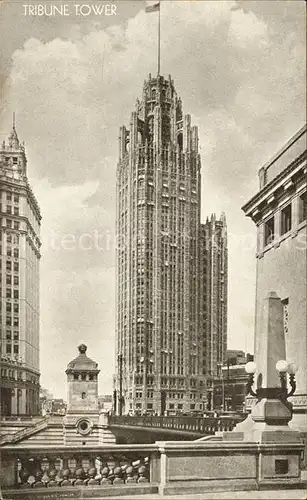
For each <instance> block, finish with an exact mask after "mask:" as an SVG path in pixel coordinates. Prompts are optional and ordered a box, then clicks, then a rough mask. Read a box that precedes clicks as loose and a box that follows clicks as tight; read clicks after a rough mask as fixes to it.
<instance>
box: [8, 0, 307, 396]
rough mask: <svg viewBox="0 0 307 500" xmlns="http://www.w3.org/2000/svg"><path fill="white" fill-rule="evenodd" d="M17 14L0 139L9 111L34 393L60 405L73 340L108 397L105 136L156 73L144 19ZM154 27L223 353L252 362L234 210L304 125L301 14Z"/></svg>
mask: <svg viewBox="0 0 307 500" xmlns="http://www.w3.org/2000/svg"><path fill="white" fill-rule="evenodd" d="M23 3H24V4H26V3H28V2H21V1H20V2H19V1H16V2H15V1H12V0H4V1H2V3H1V14H0V15H1V18H0V32H1V46H2V48H3V50H2V55H1V65H2V68H1V72H0V74H1V75H2V76H1V85H2V94H1V95H2V109H1V120H0V133H1V136H0V139H1V140H3V139H5V138H7V136H8V134H9V132H10V130H11V116H12V112H13V110H15V111H16V119H17V132H18V135H19V139H20V140H24V141H25V142H26V150H27V157H28V176H29V179H30V183H31V185H32V187H33V189H34V192H35V194H36V197H37V199H38V201H39V204H40V207H41V211H42V216H43V221H42V234H41V236H42V242H43V246H42V259H41V372H42V377H41V383H42V385H43V386H44V387H46V388H48V389H50V390H51V391H52V392H53V394H54V396H56V397H66V384H65V378H66V377H65V373H64V372H65V369H66V365H67V363H68V362H69V361H70V360H71V359H72V358H73V357H74V356H75V355H76V352H77V351H76V349H77V346H78V345H79V343H80V342H81V341H82V342H85V343H86V344H87V345H88V355H89V356H90V357H92V358H94V359H95V360H97V362H98V363H99V366H100V369H101V375H100V393H106V392H108V393H110V392H111V390H112V373H113V369H114V368H113V367H114V335H115V334H114V330H115V324H114V318H115V307H114V296H115V267H114V266H115V245H114V244H115V241H114V240H115V238H114V225H115V179H116V164H117V157H118V144H117V138H118V129H119V126H120V125H122V124H126V125H129V123H130V113H131V111H132V110H133V109H134V104H135V100H136V99H137V98H138V97H141V93H142V86H143V81H144V79H146V78H147V77H148V74H149V73H150V72H151V73H152V74H155V73H156V71H157V68H156V53H157V49H156V47H157V43H156V41H157V35H156V33H157V15H156V14H145V13H144V6H145V4H146V2H143V1H141V0H140V1H130V0H122V1H117V2H114V3H115V5H116V6H117V15H116V16H95V15H89V16H84V17H82V16H75V15H74V14H73V4H74V3H78V2H71V1H68V0H66V1H65V2H63V3H65V4H67V5H69V12H70V14H71V15H70V16H54V17H35V16H25V15H24V8H23V7H22V5H23ZM37 3H41V4H42V3H43V2H37V1H32V2H31V4H37ZM50 3H51V2H50ZM52 3H53V4H55V2H52ZM79 3H80V4H81V3H82V2H79ZM85 3H86V4H87V5H90V4H91V2H90V0H87V2H85ZM98 3H99V2H96V4H98ZM45 5H48V2H45ZM56 5H60V3H57V4H56ZM161 23H162V24H161V26H162V62H161V73H162V74H163V75H164V76H166V77H167V76H168V74H171V75H172V78H173V79H174V82H175V87H176V90H177V92H178V94H179V95H180V96H181V97H182V101H183V107H184V112H185V113H189V114H191V115H192V120H193V123H194V124H195V125H197V126H198V127H199V132H200V134H199V135H200V145H201V157H202V218H203V220H205V218H206V216H207V215H210V214H211V213H212V212H216V213H217V215H219V214H220V213H221V211H222V210H224V211H225V212H226V216H227V222H228V233H229V330H228V339H229V342H228V345H229V347H230V348H238V349H243V350H249V351H253V329H254V295H255V241H256V238H255V236H256V230H255V227H254V224H253V223H252V222H251V221H250V220H248V219H247V218H245V216H244V214H243V212H242V211H241V206H242V205H243V204H244V203H245V202H246V201H247V200H248V199H249V198H250V197H251V196H252V195H253V194H255V193H256V191H257V188H258V177H257V172H258V169H259V168H260V167H261V165H262V164H263V163H264V162H265V161H267V160H268V159H269V158H270V157H271V156H272V155H273V154H274V153H275V152H276V151H277V150H278V149H279V148H280V147H281V146H282V145H283V144H284V143H285V142H286V141H287V140H288V139H289V138H290V137H291V136H292V135H293V134H294V133H295V132H296V131H297V130H298V129H299V128H300V127H301V126H302V125H303V123H304V120H305V67H306V65H305V51H306V47H305V30H306V27H305V2H304V1H303V0H302V1H299V0H297V1H294V0H291V1H278V0H276V1H272V0H269V1H266V2H263V1H244V2H236V1H226V2H224V1H205V0H204V1H203V0H194V1H181V0H180V1H179V0H178V1H164V2H162V12H161Z"/></svg>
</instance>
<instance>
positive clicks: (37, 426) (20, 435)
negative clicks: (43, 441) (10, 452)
mask: <svg viewBox="0 0 307 500" xmlns="http://www.w3.org/2000/svg"><path fill="white" fill-rule="evenodd" d="M46 427H48V421H47V420H46V419H41V420H38V421H37V422H36V423H33V425H32V426H27V427H25V428H23V429H21V430H20V431H17V432H14V433H12V434H6V435H4V436H1V437H0V445H1V446H3V445H4V444H7V443H17V441H20V440H21V439H25V438H26V437H29V436H31V435H32V434H35V433H36V432H39V431H42V430H43V429H46Z"/></svg>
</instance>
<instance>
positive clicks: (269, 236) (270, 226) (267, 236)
mask: <svg viewBox="0 0 307 500" xmlns="http://www.w3.org/2000/svg"><path fill="white" fill-rule="evenodd" d="M273 241H274V217H271V218H270V219H268V220H267V221H266V222H265V223H264V246H267V245H270V243H272V242H273Z"/></svg>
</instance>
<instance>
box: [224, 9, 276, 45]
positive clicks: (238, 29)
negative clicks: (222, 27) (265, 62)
mask: <svg viewBox="0 0 307 500" xmlns="http://www.w3.org/2000/svg"><path fill="white" fill-rule="evenodd" d="M228 40H229V42H230V43H231V44H234V45H237V46H238V47H241V48H245V47H246V46H248V45H250V44H252V45H253V46H255V45H257V47H259V48H261V47H262V46H264V45H267V44H268V32H267V25H266V24H265V23H264V22H263V21H261V20H260V19H258V18H257V17H256V16H255V14H254V13H253V12H247V13H245V12H244V11H243V10H235V11H233V12H232V14H231V22H230V27H229V33H228Z"/></svg>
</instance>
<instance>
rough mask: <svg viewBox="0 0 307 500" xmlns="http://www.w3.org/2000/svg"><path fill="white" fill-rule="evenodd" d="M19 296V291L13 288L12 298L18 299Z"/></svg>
mask: <svg viewBox="0 0 307 500" xmlns="http://www.w3.org/2000/svg"><path fill="white" fill-rule="evenodd" d="M18 298H19V292H18V290H14V299H18Z"/></svg>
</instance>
